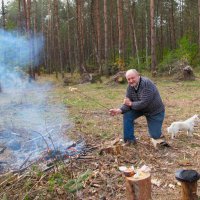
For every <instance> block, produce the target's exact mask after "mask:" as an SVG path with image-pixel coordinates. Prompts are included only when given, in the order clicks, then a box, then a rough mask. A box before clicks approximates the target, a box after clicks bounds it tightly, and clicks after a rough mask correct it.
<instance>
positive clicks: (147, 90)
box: [109, 69, 165, 145]
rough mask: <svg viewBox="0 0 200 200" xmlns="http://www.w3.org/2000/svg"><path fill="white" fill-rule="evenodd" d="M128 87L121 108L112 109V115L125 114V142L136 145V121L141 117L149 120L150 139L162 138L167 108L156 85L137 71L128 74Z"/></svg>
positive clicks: (132, 70)
mask: <svg viewBox="0 0 200 200" xmlns="http://www.w3.org/2000/svg"><path fill="white" fill-rule="evenodd" d="M126 79H127V81H128V87H127V91H126V97H125V99H124V102H123V105H122V106H121V108H116V109H110V110H109V112H110V114H111V115H113V116H114V115H117V114H123V132H124V142H125V143H126V144H127V145H129V144H135V143H136V138H135V135H134V120H135V119H137V118H138V117H140V116H145V117H146V119H147V124H148V130H149V134H150V137H151V138H153V139H158V138H160V136H161V134H162V123H163V120H164V116H165V107H164V105H163V102H162V99H161V97H160V94H159V92H158V89H157V88H156V86H155V84H154V83H153V82H152V81H151V80H150V79H148V78H146V77H143V76H140V75H139V73H138V72H137V71H136V70H135V69H130V70H128V71H127V72H126Z"/></svg>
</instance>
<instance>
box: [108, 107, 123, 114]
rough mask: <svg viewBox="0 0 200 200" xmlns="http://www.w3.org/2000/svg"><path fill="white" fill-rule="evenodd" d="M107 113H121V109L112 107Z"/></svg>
mask: <svg viewBox="0 0 200 200" xmlns="http://www.w3.org/2000/svg"><path fill="white" fill-rule="evenodd" d="M109 113H110V115H112V116H114V115H117V114H121V113H122V111H121V109H119V108H114V109H110V110H109Z"/></svg>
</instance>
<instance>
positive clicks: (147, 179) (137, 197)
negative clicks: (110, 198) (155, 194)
mask: <svg viewBox="0 0 200 200" xmlns="http://www.w3.org/2000/svg"><path fill="white" fill-rule="evenodd" d="M126 196H127V200H150V199H151V175H150V173H143V172H140V175H139V176H137V177H135V176H132V177H126Z"/></svg>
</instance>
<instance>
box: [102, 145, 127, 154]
mask: <svg viewBox="0 0 200 200" xmlns="http://www.w3.org/2000/svg"><path fill="white" fill-rule="evenodd" d="M122 149H123V147H122V145H120V144H117V145H114V146H107V147H104V148H102V149H101V150H100V153H99V154H100V155H102V154H104V153H105V154H113V155H119V154H121V153H122Z"/></svg>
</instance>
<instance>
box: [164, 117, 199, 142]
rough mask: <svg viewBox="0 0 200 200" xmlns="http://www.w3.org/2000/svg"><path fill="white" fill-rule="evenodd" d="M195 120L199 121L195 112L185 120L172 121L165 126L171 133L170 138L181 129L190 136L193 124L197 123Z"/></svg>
mask: <svg viewBox="0 0 200 200" xmlns="http://www.w3.org/2000/svg"><path fill="white" fill-rule="evenodd" d="M197 122H200V119H199V117H198V115H197V114H196V115H194V116H192V117H190V118H189V119H187V120H185V121H178V122H173V123H172V124H171V125H170V126H169V127H168V128H167V132H168V133H171V138H172V139H174V137H175V136H176V134H177V133H178V132H179V131H182V130H185V131H187V134H188V136H192V133H193V132H194V126H195V125H196V124H197Z"/></svg>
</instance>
